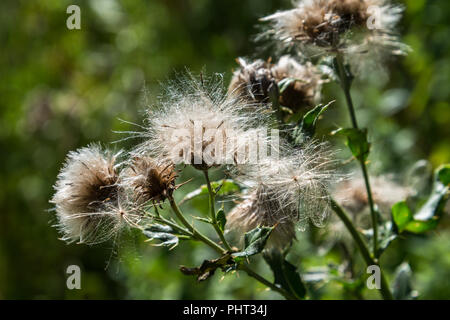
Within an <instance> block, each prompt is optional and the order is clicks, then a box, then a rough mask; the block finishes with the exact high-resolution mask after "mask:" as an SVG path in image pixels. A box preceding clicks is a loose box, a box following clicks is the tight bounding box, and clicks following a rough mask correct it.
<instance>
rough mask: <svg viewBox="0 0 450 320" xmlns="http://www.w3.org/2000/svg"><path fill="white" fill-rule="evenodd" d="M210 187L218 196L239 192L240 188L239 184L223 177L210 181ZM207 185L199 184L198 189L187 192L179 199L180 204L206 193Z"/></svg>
mask: <svg viewBox="0 0 450 320" xmlns="http://www.w3.org/2000/svg"><path fill="white" fill-rule="evenodd" d="M211 187H212V189H213V190H217V191H216V192H217V195H218V196H226V195H229V194H233V193H236V192H239V191H240V190H241V188H240V187H239V185H238V184H237V183H236V182H234V181H233V180H231V179H223V180H219V181H212V182H211ZM208 194H209V192H208V187H207V185H206V184H203V185H201V186H200V187H199V188H198V189H196V190H194V191H192V192H189V193H188V194H187V195H186V196H185V197H184V198H183V200H181V201H180V204H182V203H184V202H186V201H189V200H192V199H194V198H196V197H198V196H203V195H205V196H206V195H208Z"/></svg>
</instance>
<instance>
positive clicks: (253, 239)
mask: <svg viewBox="0 0 450 320" xmlns="http://www.w3.org/2000/svg"><path fill="white" fill-rule="evenodd" d="M272 230H273V227H257V228H255V229H253V230H251V231H249V232H247V233H246V234H245V236H244V251H241V252H238V253H234V254H233V256H234V257H238V258H239V257H249V256H252V255H255V254H258V253H260V252H261V251H262V250H263V249H264V247H265V245H266V243H267V239H268V238H269V236H270V234H271V232H272ZM237 260H240V259H237Z"/></svg>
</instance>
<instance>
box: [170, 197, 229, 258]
mask: <svg viewBox="0 0 450 320" xmlns="http://www.w3.org/2000/svg"><path fill="white" fill-rule="evenodd" d="M169 202H170V207H171V208H172V210H173V212H174V213H175V215H176V216H177V218H178V219H179V220H180V221H181V223H182V224H183V225H184V226H185V227H186V228H188V230H189V231H190V232H192V234H193V236H194V237H195V238H196V239H197V240H200V241H202V242H204V243H205V244H207V245H208V246H210V247H211V248H213V249H214V250H215V251H217V253H220V254H224V253H226V250H225V249H223V248H222V247H221V246H219V245H218V244H217V243H215V242H214V241H212V240H211V239H209V238H208V237H206V236H204V235H203V234H202V233H201V232H200V231H198V230H197V229H195V228H194V227H193V226H192V225H191V224H190V223H189V222H188V221H187V220H186V218H185V217H184V216H183V214H182V213H181V211H180V208H178V206H177V204H176V203H175V200H174V199H173V198H169Z"/></svg>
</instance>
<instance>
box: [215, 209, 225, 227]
mask: <svg viewBox="0 0 450 320" xmlns="http://www.w3.org/2000/svg"><path fill="white" fill-rule="evenodd" d="M216 220H217V224H218V225H219V228H220V230H222V232H223V231H224V230H225V225H226V224H227V218H226V217H225V211H224V210H223V208H220V209H219V210H218V211H217V214H216Z"/></svg>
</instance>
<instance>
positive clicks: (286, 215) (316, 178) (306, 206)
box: [228, 143, 336, 246]
mask: <svg viewBox="0 0 450 320" xmlns="http://www.w3.org/2000/svg"><path fill="white" fill-rule="evenodd" d="M285 151H286V150H285ZM289 151H290V152H289V154H288V155H286V156H281V157H279V158H278V159H274V158H270V157H269V158H267V159H266V160H265V161H262V162H260V163H258V164H257V165H252V166H243V167H241V168H238V170H237V171H236V173H235V176H236V177H235V179H236V180H238V181H240V182H241V183H243V184H246V185H247V186H248V187H249V189H250V192H249V195H248V196H247V197H246V198H245V200H244V202H242V203H241V204H239V205H238V206H237V207H236V208H235V209H234V210H233V212H232V213H231V214H230V216H229V219H228V228H240V229H241V230H242V231H248V230H251V229H252V228H253V227H255V226H256V225H264V226H275V230H274V234H273V235H274V241H275V243H276V244H277V245H282V246H283V245H286V244H287V243H289V242H290V241H291V240H292V239H293V238H294V235H295V232H294V231H295V228H294V227H295V226H296V227H298V228H299V229H301V230H304V228H305V226H306V225H307V223H308V221H311V222H312V223H313V224H314V225H316V226H322V225H323V222H324V220H325V218H326V217H327V215H328V212H329V198H328V193H327V188H328V184H329V183H330V182H331V181H332V180H333V179H335V177H336V174H335V173H334V171H333V169H332V167H333V161H332V160H331V158H330V155H331V154H330V152H329V151H327V149H326V147H325V146H324V145H323V144H319V143H310V144H307V145H305V146H304V147H303V148H302V149H300V150H289Z"/></svg>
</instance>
